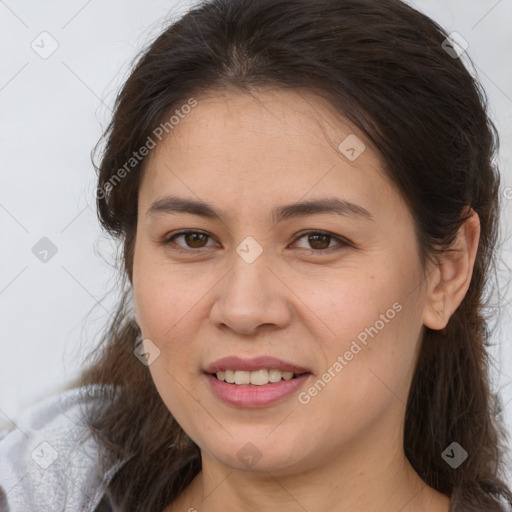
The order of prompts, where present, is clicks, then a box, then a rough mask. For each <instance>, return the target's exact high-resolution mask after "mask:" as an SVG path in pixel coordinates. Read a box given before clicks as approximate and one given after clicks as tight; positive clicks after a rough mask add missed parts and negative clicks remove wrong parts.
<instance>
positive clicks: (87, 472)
mask: <svg viewBox="0 0 512 512" xmlns="http://www.w3.org/2000/svg"><path fill="white" fill-rule="evenodd" d="M80 389H81V388H76V389H71V390H68V391H64V392H62V393H58V394H55V395H52V396H50V397H47V398H45V399H44V400H41V401H39V402H37V403H36V404H33V405H32V406H30V407H29V408H28V409H27V410H25V411H24V412H23V414H22V415H21V416H20V418H19V420H18V421H16V426H15V428H14V429H13V430H11V431H10V432H9V433H7V434H5V433H4V434H3V436H2V437H0V512H53V511H55V512H110V511H114V512H117V511H118V510H119V509H117V508H116V507H115V505H114V504H113V503H112V501H111V498H110V496H109V494H108V492H107V485H108V483H109V482H110V480H111V479H112V477H113V476H114V474H115V473H116V471H117V470H118V469H119V468H120V467H121V466H122V465H123V464H124V462H126V461H116V462H112V463H111V464H110V463H107V464H106V467H105V469H104V470H101V469H100V467H101V464H100V458H99V449H98V448H99V447H98V445H97V443H96V441H95V440H94V438H93V437H92V435H91V432H90V430H89V429H88V427H87V424H86V421H85V418H84V412H83V409H84V408H83V406H84V405H86V402H88V401H90V400H94V399H95V398H94V396H96V395H95V392H96V391H95V390H96V389H97V388H95V387H94V386H93V387H90V388H88V389H89V390H92V393H89V394H90V395H92V398H91V397H89V398H85V397H84V396H83V394H82V393H80ZM0 435H1V434H0Z"/></svg>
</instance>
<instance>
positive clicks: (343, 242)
mask: <svg viewBox="0 0 512 512" xmlns="http://www.w3.org/2000/svg"><path fill="white" fill-rule="evenodd" d="M189 234H200V235H205V236H206V237H208V238H209V239H212V238H213V237H212V236H211V235H208V234H207V233H204V232H202V231H197V230H192V229H190V230H184V231H178V232H177V233H174V234H173V235H172V236H168V237H166V238H165V239H164V240H163V241H162V245H170V244H171V243H174V240H175V239H176V238H178V237H180V236H184V235H189ZM308 235H324V236H327V237H329V238H330V239H331V241H332V240H335V241H336V242H338V246H335V247H328V248H326V249H304V248H302V250H305V251H307V250H309V251H311V252H315V253H329V254H330V253H331V252H332V251H337V250H340V249H342V248H345V247H353V244H352V243H351V242H349V241H348V240H345V239H343V238H341V237H339V236H336V235H333V234H332V233H329V232H328V231H319V230H316V231H314V230H309V231H305V232H303V233H301V234H300V235H299V236H297V237H296V238H295V239H294V240H293V242H292V243H295V242H297V241H298V240H300V239H301V238H304V237H306V236H308ZM174 245H175V247H173V249H172V250H174V251H177V252H181V253H191V252H198V251H200V250H201V249H207V247H199V248H197V249H194V248H189V249H184V248H183V247H181V246H179V245H176V244H174Z"/></svg>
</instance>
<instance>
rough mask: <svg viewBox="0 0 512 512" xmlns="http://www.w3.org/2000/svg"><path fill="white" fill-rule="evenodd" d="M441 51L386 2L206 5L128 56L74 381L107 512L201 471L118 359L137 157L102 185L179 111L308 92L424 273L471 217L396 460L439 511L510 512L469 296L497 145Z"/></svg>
mask: <svg viewBox="0 0 512 512" xmlns="http://www.w3.org/2000/svg"><path fill="white" fill-rule="evenodd" d="M446 37H447V34H446V33H445V32H444V30H443V29H442V28H441V27H439V26H438V25H437V24H436V23H435V22H434V21H432V20H431V19H429V18H428V17H427V16H425V15H423V14H421V13H420V12H418V11H416V10H414V9H413V8H411V7H410V6H408V5H407V4H405V3H403V2H401V1H398V0H315V1H311V0H258V1H253V0H212V1H206V2H202V3H201V4H199V5H197V6H196V7H194V8H193V9H192V10H191V11H190V12H188V13H187V14H186V15H184V16H183V17H182V18H181V19H179V20H177V21H175V22H174V23H172V24H171V25H170V26H169V27H168V28H167V29H166V30H165V31H164V32H163V33H162V34H161V35H160V36H159V37H158V38H157V39H156V40H155V41H154V42H153V43H152V44H151V45H150V46H149V48H147V49H146V50H145V51H144V52H143V54H142V55H141V56H140V58H139V59H138V61H137V62H136V65H135V66H134V69H133V71H132V73H131V75H130V76H129V78H128V79H127V81H126V82H125V84H124V86H123V88H122V90H121V92H120V94H119V95H118V97H117V100H116V104H115V111H114V115H113V118H112V121H111V123H110V125H109V126H108V128H107V130H106V132H105V134H104V140H105V142H106V144H105V146H104V148H103V153H102V158H101V163H100V165H99V169H98V172H99V182H98V191H100V192H101V193H99V194H98V196H97V197H98V201H97V205H98V215H99V219H100V221H101V223H102V225H103V227H104V228H105V229H106V230H107V231H108V232H109V233H111V234H112V235H113V236H115V237H117V238H118V239H119V240H120V241H121V243H122V248H123V258H122V259H123V276H124V277H123V289H124V290H125V291H124V295H123V297H122V300H121V301H120V304H119V307H118V310H117V313H116V314H115V317H114V318H113V321H112V322H111V324H110V327H109V329H108V330H107V331H106V332H105V333H104V335H103V339H102V343H101V344H100V345H99V346H98V349H97V350H96V351H95V352H94V353H93V354H95V358H94V360H93V361H92V362H91V363H90V365H89V367H88V368H87V369H85V370H84V371H83V374H82V377H81V381H80V384H81V385H82V386H85V385H91V384H95V385H97V387H99V388H100V389H101V392H102V397H103V398H102V400H101V404H100V405H99V406H97V407H96V408H95V409H94V411H92V412H93V413H94V414H93V415H92V416H91V429H92V431H93V433H94V435H95V436H96V438H97V439H98V441H99V442H100V443H101V446H102V447H103V448H104V449H105V452H104V458H105V460H106V459H107V454H108V455H109V456H113V457H114V458H122V459H124V458H126V457H127V454H129V456H130V458H129V460H128V461H127V462H126V463H125V464H124V465H123V466H122V467H121V468H120V469H119V470H118V472H117V473H116V475H115V477H114V478H113V479H112V481H111V483H110V486H109V492H110V493H111V495H112V496H113V497H114V499H115V500H116V501H117V502H118V503H119V505H120V506H121V507H125V508H126V509H129V510H131V511H141V512H142V511H147V510H158V509H163V508H164V507H165V506H166V505H167V504H169V503H170V502H171V501H173V500H174V499H175V498H176V497H177V496H178V495H179V494H180V492H181V491H182V490H183V489H184V488H185V487H186V486H187V485H188V484H189V483H190V482H191V480H192V479H193V478H194V477H195V475H196V474H197V473H198V472H199V471H200V469H201V457H200V450H199V448H198V447H197V445H195V443H193V442H192V441H191V440H190V438H189V437H188V436H187V435H186V433H185V432H184V431H183V430H182V429H181V427H180V426H179V425H178V423H177V422H176V420H175V419H174V418H173V416H172V415H171V413H170V412H169V410H168V409H167V407H166V406H165V404H164V403H163V401H162V400H161V398H160V396H159V394H158V392H157V390H156V388H155V386H154V384H153V381H152V378H151V374H150V372H149V370H148V368H147V367H146V366H144V365H143V364H141V363H140V362H139V361H138V360H137V358H136V357H135V356H134V353H133V350H134V342H135V340H136V339H137V336H138V335H139V334H140V330H139V328H138V327H137V324H136V322H135V319H134V317H133V314H131V312H130V310H129V304H130V283H128V280H127V279H126V278H128V279H129V280H130V281H131V276H132V265H133V251H134V240H135V236H136V222H137V197H138V188H139V182H140V177H141V173H142V171H143V169H144V164H145V162H146V159H141V161H140V162H136V163H134V162H132V163H134V165H133V166H132V167H131V168H130V169H129V172H126V173H123V176H122V179H118V180H116V181H115V182H114V181H112V180H113V177H114V175H116V173H117V176H118V177H119V169H120V168H121V167H122V166H123V165H124V164H125V163H126V162H128V161H129V160H130V158H131V157H132V154H133V152H134V151H135V150H138V148H140V147H142V146H144V145H145V144H146V143H147V140H148V137H150V136H152V134H153V133H154V130H155V128H156V127H158V126H159V125H160V124H161V123H163V122H166V121H167V120H168V118H169V117H170V115H171V113H172V112H173V111H174V110H175V109H176V108H178V107H179V106H180V105H183V104H185V103H186V102H187V99H189V98H191V97H196V98H200V97H201V94H202V93H206V92H208V91H212V90H214V89H217V90H219V89H224V90H232V89H233V88H234V89H235V90H240V91H244V90H245V91H248V90H250V89H256V88H258V87H276V88H281V89H288V88H292V89H301V90H309V91H312V92H314V93H317V94H318V95H320V96H322V97H323V98H325V99H327V100H328V101H329V102H330V103H331V104H332V105H333V108H335V109H336V111H337V112H339V113H340V114H341V115H343V116H345V117H346V118H348V119H349V120H350V121H352V122H353V123H354V124H355V125H356V126H358V127H359V128H360V129H361V130H362V131H363V133H365V134H366V136H367V137H368V138H369V139H370V140H371V141H372V142H373V143H374V144H375V145H376V147H377V148H378V150H379V151H380V153H381V156H382V158H383V160H384V162H385V163H386V169H385V170H386V172H387V174H388V175H389V177H390V178H391V179H392V181H393V182H394V183H395V184H396V187H397V189H398V190H399V191H400V192H401V194H402V195H403V197H404V198H405V200H406V201H407V204H408V206H409V208H410V210H411V212H412V214H413V218H414V221H415V227H416V230H417V237H418V243H419V247H420V256H421V258H422V263H423V265H425V262H426V261H427V260H429V259H432V260H433V261H435V259H436V256H438V255H439V253H441V252H442V251H445V250H449V248H450V246H451V244H452V242H453V241H454V239H455V235H456V233H457V231H458V229H459V227H460V226H461V224H462V223H463V222H464V221H465V220H466V219H467V218H468V209H467V207H468V206H470V207H471V208H473V209H474V210H475V211H476V212H477V214H478V215H479V218H480V224H481V235H480V244H479V247H478V253H477V256H476V261H475V265H474V271H473V276H472V280H471V284H470V287H469V290H468V292H467V294H466V296H465V298H464V299H463V301H462V303H461V305H460V307H459V308H458V309H457V310H456V311H455V312H454V313H453V315H452V317H451V318H450V320H449V322H448V325H447V327H446V329H444V330H443V331H434V330H430V329H428V328H426V331H425V335H424V338H423V340H422V347H421V352H420V355H419V359H418V362H417V367H416V370H415V375H414V378H413V382H412V385H411V389H410V394H409V399H408V403H407V410H406V420H405V435H404V449H405V454H406V456H407V457H408V459H409V461H410V462H411V464H412V466H413V467H414V469H415V470H416V471H417V473H418V474H419V475H420V476H421V478H422V479H423V480H424V481H425V482H426V483H427V484H428V485H430V486H432V487H433V488H435V489H437V490H438V491H440V492H442V493H444V494H446V495H448V496H451V497H452V506H451V509H450V510H451V511H452V512H454V511H462V510H464V511H466V512H467V511H477V510H478V511H481V510H486V511H503V510H508V507H509V506H510V505H512V494H511V492H510V490H509V489H508V488H507V486H506V484H505V483H504V481H503V480H502V478H503V475H502V473H503V470H504V461H503V460H502V459H503V456H504V444H503V443H504V440H505V433H504V430H503V427H502V426H501V425H500V422H499V419H498V418H497V413H498V412H499V411H498V405H497V404H498V401H497V399H496V397H495V396H494V395H493V394H492V393H491V390H490V377H489V355H488V353H487V348H488V346H489V341H490V329H489V318H486V316H485V315H486V311H485V308H486V307H487V306H488V304H487V300H486V296H485V293H484V286H486V285H487V284H488V282H489V279H490V277H492V274H493V272H494V273H495V263H494V259H493V251H494V249H495V248H496V244H497V233H498V213H499V208H498V207H499V204H498V203H499V201H498V197H499V174H498V170H497V168H496V165H495V163H494V159H495V154H496V150H497V146H498V137H497V133H496V130H495V127H494V125H493V123H492V122H491V121H490V119H489V118H488V116H487V114H486V109H487V107H486V97H485V93H484V91H483V90H482V88H481V86H480V84H479V83H478V81H477V80H476V79H474V78H472V76H471V74H470V73H469V72H468V70H467V69H466V68H465V66H464V65H463V64H462V62H461V60H460V59H459V58H453V57H452V56H451V55H449V54H448V53H447V52H446V51H445V49H444V48H443V45H442V43H443V41H444V40H445V39H446ZM109 180H110V182H109ZM108 183H110V186H109V185H108ZM489 311H490V312H491V313H492V314H493V315H494V314H495V311H491V310H489ZM93 354H91V356H92V355H93ZM113 390H115V392H114V391H113ZM453 441H456V442H457V443H459V444H460V445H461V446H462V447H463V448H465V449H466V450H467V451H468V452H469V457H468V459H467V460H466V461H465V462H464V463H463V464H462V465H460V466H459V467H458V468H457V469H452V468H451V467H450V466H449V465H448V464H447V463H446V462H445V461H444V460H443V459H442V457H441V453H442V452H443V450H444V449H445V448H446V447H447V446H448V445H450V443H452V442H453ZM505 503H506V505H505ZM505 506H507V508H505Z"/></svg>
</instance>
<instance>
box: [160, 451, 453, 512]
mask: <svg viewBox="0 0 512 512" xmlns="http://www.w3.org/2000/svg"><path fill="white" fill-rule="evenodd" d="M391 445H392V443H389V445H388V446H391ZM350 452H352V453H350ZM377 453H378V455H377ZM366 454H367V455H366V456H364V457H362V456H361V453H356V450H349V451H347V452H345V453H343V454H342V455H341V456H340V455H339V454H338V455H337V456H336V457H333V458H332V460H330V461H326V463H325V464H323V465H322V466H321V467H320V468H319V467H318V465H316V466H315V467H314V468H312V469H311V470H309V471H305V470H304V467H303V466H302V467H301V468H300V469H297V471H296V472H293V471H292V470H290V468H288V469H287V470H286V471H285V470H281V471H271V472H270V471H260V472H257V471H241V470H233V469H231V468H228V467H226V466H225V465H223V464H222V463H221V462H220V461H218V460H217V459H213V458H211V457H210V456H208V455H207V454H205V453H203V454H202V467H203V469H202V471H201V472H200V473H199V474H198V475H197V476H196V478H195V479H194V480H193V481H192V483H191V484H190V485H189V487H188V488H187V489H186V490H185V491H184V492H183V493H182V495H181V496H180V497H179V498H178V500H177V501H176V502H174V503H173V504H172V506H171V507H170V508H168V509H166V512H174V511H190V512H194V510H195V511H198V512H226V511H230V510H248V511H260V510H265V512H292V511H297V510H322V511H325V512H353V511H354V510H366V511H379V512H396V511H397V510H400V511H401V512H427V511H428V512H448V511H449V499H448V498H447V497H446V496H444V495H442V494H441V493H438V492H437V491H435V490H434V489H432V488H431V487H428V486H427V485H426V484H425V483H424V482H423V481H422V480H421V478H420V477H419V476H418V475H417V473H416V472H415V471H414V469H413V468H412V466H411V465H410V463H409V461H408V460H407V459H406V457H405V455H404V453H403V450H395V452H393V451H392V450H389V449H388V450H383V448H382V446H379V452H372V451H371V450H367V451H366ZM340 460H342V461H343V464H340Z"/></svg>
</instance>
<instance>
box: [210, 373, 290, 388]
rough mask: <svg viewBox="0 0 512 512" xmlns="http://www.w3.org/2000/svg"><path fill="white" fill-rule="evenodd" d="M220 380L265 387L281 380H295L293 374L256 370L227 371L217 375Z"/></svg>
mask: <svg viewBox="0 0 512 512" xmlns="http://www.w3.org/2000/svg"><path fill="white" fill-rule="evenodd" d="M216 375H217V378H218V379H219V380H224V381H226V382H229V383H230V384H242V385H243V384H245V385H247V384H254V385H255V386H263V385H264V384H268V383H269V382H279V381H280V380H281V379H284V380H290V379H291V378H293V372H282V371H281V370H256V371H254V372H248V371H244V370H225V371H219V372H217V373H216Z"/></svg>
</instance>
